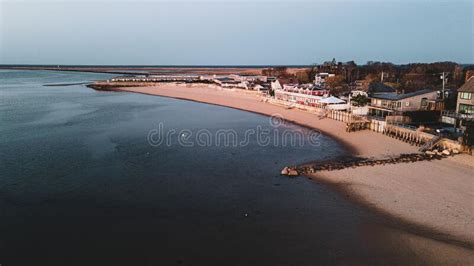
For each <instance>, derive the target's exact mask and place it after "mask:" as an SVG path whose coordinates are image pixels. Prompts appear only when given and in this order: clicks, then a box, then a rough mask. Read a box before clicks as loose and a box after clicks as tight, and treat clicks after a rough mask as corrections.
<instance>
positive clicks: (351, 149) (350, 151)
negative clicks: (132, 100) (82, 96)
mask: <svg viewBox="0 0 474 266" xmlns="http://www.w3.org/2000/svg"><path fill="white" fill-rule="evenodd" d="M114 91H117V92H131V93H138V94H143V95H150V96H158V97H165V98H171V99H177V100H182V101H188V102H195V103H203V104H208V105H214V106H219V107H226V108H231V109H235V110H239V111H243V112H249V113H253V114H258V115H262V116H265V117H272V116H274V115H275V114H269V113H265V112H259V111H255V110H248V109H244V108H240V107H235V106H228V105H224V104H219V103H214V102H206V101H200V100H194V99H189V98H185V97H173V96H163V95H157V94H153V93H147V92H137V91H134V90H129V89H115V90H114ZM281 119H282V120H283V121H285V122H287V123H291V124H294V125H297V126H300V127H303V128H306V129H309V130H315V131H318V132H320V133H322V134H323V135H326V136H327V137H329V138H331V139H333V140H335V141H337V142H338V143H339V144H340V145H341V146H342V147H343V148H344V149H345V150H346V152H347V153H348V155H351V156H355V155H356V154H357V152H358V149H357V148H356V147H355V146H354V145H352V144H351V143H349V142H347V141H345V140H343V139H341V138H339V137H337V136H335V135H334V134H331V133H329V132H326V131H324V130H321V129H319V128H315V127H312V126H310V125H307V124H304V123H300V122H298V121H295V120H289V119H287V118H285V117H281Z"/></svg>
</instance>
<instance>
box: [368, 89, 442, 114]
mask: <svg viewBox="0 0 474 266" xmlns="http://www.w3.org/2000/svg"><path fill="white" fill-rule="evenodd" d="M369 98H370V106H369V115H371V116H376V117H382V118H385V117H386V116H389V115H403V113H405V112H412V111H420V110H429V109H431V107H430V102H436V100H437V98H438V93H437V91H433V90H430V89H423V90H419V91H415V92H411V93H403V94H398V93H374V94H371V95H370V97H369Z"/></svg>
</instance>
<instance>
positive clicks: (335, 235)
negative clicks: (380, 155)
mask: <svg viewBox="0 0 474 266" xmlns="http://www.w3.org/2000/svg"><path fill="white" fill-rule="evenodd" d="M109 77H111V76H110V75H106V74H91V73H77V72H71V73H67V72H51V71H10V70H8V71H0V264H1V265H317V264H334V263H341V262H342V263H349V264H353V263H359V264H367V263H401V262H405V261H410V260H411V257H410V254H409V253H408V252H403V251H402V249H400V250H395V251H393V250H390V251H388V250H382V249H381V247H380V246H381V245H379V243H380V242H379V241H382V242H383V241H384V236H383V234H381V233H380V232H379V230H375V229H374V228H378V227H387V226H389V225H388V223H387V222H386V220H385V219H384V218H381V217H379V216H377V215H374V214H372V213H370V212H368V211H367V210H365V209H364V208H362V207H359V206H358V205H356V204H354V203H352V202H350V201H348V200H347V199H346V198H345V197H344V196H343V195H341V194H340V193H338V192H337V191H336V190H335V189H333V188H331V187H328V186H327V185H324V184H321V183H319V182H316V181H313V180H308V179H307V178H305V177H297V178H287V177H283V176H280V175H279V172H280V170H281V169H282V167H284V166H286V165H293V164H299V163H304V162H307V161H313V160H321V159H331V158H335V157H337V156H340V155H344V154H345V151H344V149H343V147H342V146H341V145H339V144H338V143H336V142H335V141H333V140H332V139H330V138H328V137H325V136H318V138H317V143H316V144H314V143H312V144H311V145H310V144H308V143H305V145H283V143H277V144H276V145H274V143H275V142H274V141H275V138H278V136H279V137H282V134H284V133H283V132H299V133H298V134H300V136H304V137H305V138H306V137H308V136H309V135H311V134H313V133H314V132H311V131H309V130H307V129H304V128H301V127H298V126H295V125H287V124H285V125H281V126H279V127H275V126H274V125H273V126H272V124H271V123H270V122H269V119H268V117H265V116H261V115H257V114H253V113H248V112H243V111H239V110H234V109H229V108H224V107H218V106H212V105H206V104H200V103H194V102H188V101H182V100H175V99H169V98H162V97H154V96H147V95H140V94H132V93H120V92H97V91H94V90H92V89H89V88H87V87H85V86H84V85H81V84H79V85H77V84H76V83H83V82H88V81H92V80H98V79H105V78H109ZM68 83H70V84H76V85H68ZM50 84H62V85H61V86H44V85H50ZM160 125H161V127H162V129H163V132H164V133H166V134H168V133H169V132H171V131H172V130H175V131H176V132H177V133H176V134H174V135H173V134H172V135H168V136H167V137H166V134H164V137H163V140H164V141H163V143H161V144H160V145H158V144H157V143H155V142H151V143H150V132H152V133H153V132H156V130H157V129H158V128H160ZM256 128H260V129H262V130H267V132H270V134H269V138H270V141H271V143H272V144H271V145H263V144H262V143H261V142H259V141H258V140H257V139H256V138H255V137H250V138H249V140H248V141H247V144H246V145H237V147H235V146H233V145H217V143H210V145H197V144H196V143H194V145H183V144H182V143H180V140H179V137H181V136H182V135H183V134H189V133H191V134H194V135H197V132H199V130H207V131H208V132H209V133H210V134H211V136H212V135H213V134H216V132H217V131H219V130H227V131H229V130H232V132H235V133H236V134H237V135H238V136H239V138H240V136H244V135H245V133H246V132H249V130H253V129H256ZM183 130H185V131H183ZM182 132H185V133H182ZM152 135H153V134H152ZM287 144H288V143H287Z"/></svg>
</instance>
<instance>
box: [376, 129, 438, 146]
mask: <svg viewBox="0 0 474 266" xmlns="http://www.w3.org/2000/svg"><path fill="white" fill-rule="evenodd" d="M383 134H385V135H387V136H389V137H392V138H395V139H398V140H401V141H403V142H407V143H410V144H411V145H416V146H421V145H423V144H425V143H427V142H429V141H431V140H432V139H433V138H435V136H434V135H431V134H426V133H423V132H419V131H416V130H410V129H407V128H402V127H398V126H393V125H386V126H385V128H384V131H383Z"/></svg>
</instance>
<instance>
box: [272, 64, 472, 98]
mask: <svg viewBox="0 0 474 266" xmlns="http://www.w3.org/2000/svg"><path fill="white" fill-rule="evenodd" d="M323 72H326V73H332V74H335V75H336V76H335V77H333V78H330V79H329V80H328V82H327V85H328V87H330V88H332V89H338V90H344V89H350V88H353V87H354V86H356V85H361V84H362V86H366V87H367V86H369V85H370V84H372V83H378V82H382V81H383V82H384V84H386V85H388V86H392V87H394V88H396V89H399V90H403V91H406V92H409V91H414V90H418V89H422V88H433V89H436V88H440V87H441V86H442V83H443V80H442V79H441V75H442V73H443V72H444V73H445V77H446V83H445V87H446V88H447V89H449V88H453V89H456V88H459V87H460V86H461V85H462V84H463V83H464V82H465V80H466V75H472V73H473V72H474V65H469V66H462V65H459V64H457V63H454V62H436V63H413V64H406V65H395V64H393V63H389V62H374V61H369V62H367V63H366V64H365V65H357V64H356V63H355V62H354V61H349V62H336V61H335V60H334V59H333V60H332V61H328V62H325V63H323V64H315V65H313V66H312V67H310V68H308V69H306V70H302V71H299V72H296V73H289V72H288V69H287V68H285V67H278V68H271V69H265V70H264V71H263V74H264V75H271V76H277V77H279V78H282V79H284V80H285V81H288V82H298V83H306V82H311V81H312V80H314V77H315V75H316V74H317V73H323Z"/></svg>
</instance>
